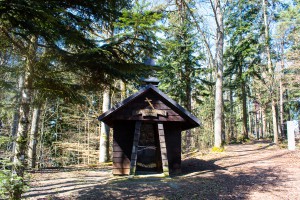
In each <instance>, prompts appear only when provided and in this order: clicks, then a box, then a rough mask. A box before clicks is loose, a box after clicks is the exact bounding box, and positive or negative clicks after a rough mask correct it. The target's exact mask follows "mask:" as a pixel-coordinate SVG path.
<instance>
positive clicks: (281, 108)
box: [279, 39, 285, 137]
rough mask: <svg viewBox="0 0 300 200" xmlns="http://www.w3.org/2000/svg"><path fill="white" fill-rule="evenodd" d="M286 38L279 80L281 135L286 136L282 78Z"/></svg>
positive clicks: (282, 48) (282, 47)
mask: <svg viewBox="0 0 300 200" xmlns="http://www.w3.org/2000/svg"><path fill="white" fill-rule="evenodd" d="M283 51H284V40H283V39H282V42H281V69H280V82H279V96H280V97H279V104H280V106H279V107H280V129H281V137H282V136H285V134H284V130H283V129H284V124H283V123H284V118H283V112H284V110H283V93H284V89H283V83H282V79H283V70H284V52H283Z"/></svg>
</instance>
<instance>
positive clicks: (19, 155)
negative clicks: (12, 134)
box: [13, 36, 37, 199]
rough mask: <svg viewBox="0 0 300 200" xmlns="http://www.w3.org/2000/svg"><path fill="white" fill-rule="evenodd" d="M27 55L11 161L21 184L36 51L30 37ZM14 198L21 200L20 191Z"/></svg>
mask: <svg viewBox="0 0 300 200" xmlns="http://www.w3.org/2000/svg"><path fill="white" fill-rule="evenodd" d="M30 42H31V43H30V44H29V49H28V54H27V57H26V64H25V65H26V66H25V71H24V85H23V88H22V89H21V94H22V95H21V103H20V120H19V125H18V132H17V139H16V143H15V152H14V160H13V172H14V173H16V174H17V175H18V176H19V177H21V178H22V179H21V181H22V182H23V177H24V171H25V168H26V159H25V158H26V150H27V148H26V147H27V140H28V138H27V136H28V128H29V116H30V104H31V99H32V91H31V89H32V81H33V80H32V76H33V73H34V70H33V69H34V68H33V65H34V62H35V53H36V49H37V37H35V36H32V37H31V41H30ZM13 195H14V198H15V199H21V195H22V191H20V190H17V191H14V194H13Z"/></svg>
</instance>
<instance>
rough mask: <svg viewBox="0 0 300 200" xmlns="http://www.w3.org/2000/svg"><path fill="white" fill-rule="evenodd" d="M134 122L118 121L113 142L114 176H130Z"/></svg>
mask: <svg viewBox="0 0 300 200" xmlns="http://www.w3.org/2000/svg"><path fill="white" fill-rule="evenodd" d="M133 133H134V122H128V121H116V122H115V126H114V135H113V137H114V140H113V174H114V175H129V173H130V156H131V149H132V141H133Z"/></svg>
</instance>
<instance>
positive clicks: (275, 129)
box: [272, 99, 278, 144]
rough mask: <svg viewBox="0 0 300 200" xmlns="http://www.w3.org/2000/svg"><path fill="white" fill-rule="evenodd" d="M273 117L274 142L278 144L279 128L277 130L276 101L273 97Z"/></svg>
mask: <svg viewBox="0 0 300 200" xmlns="http://www.w3.org/2000/svg"><path fill="white" fill-rule="evenodd" d="M272 118H273V134H274V143H275V144H278V130H277V117H276V102H275V101H274V99H272Z"/></svg>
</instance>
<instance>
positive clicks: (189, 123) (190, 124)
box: [98, 84, 200, 130]
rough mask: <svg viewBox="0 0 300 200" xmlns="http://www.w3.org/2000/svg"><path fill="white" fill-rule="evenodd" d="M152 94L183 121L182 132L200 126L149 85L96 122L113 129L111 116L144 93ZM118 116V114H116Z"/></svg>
mask: <svg viewBox="0 0 300 200" xmlns="http://www.w3.org/2000/svg"><path fill="white" fill-rule="evenodd" d="M150 92H151V93H154V94H156V95H158V96H159V97H160V98H161V99H162V100H163V102H164V104H166V105H167V106H168V107H170V109H172V110H173V111H174V112H176V113H178V114H179V115H180V116H181V117H182V118H183V119H184V121H183V122H181V123H182V130H187V129H191V128H195V127H197V126H199V125H200V121H199V119H197V118H196V117H195V116H193V115H192V114H191V113H190V112H188V111H187V110H186V109H184V108H183V107H182V106H180V105H179V104H178V103H176V102H175V101H174V100H172V99H171V98H169V97H168V96H167V95H166V94H164V93H163V92H162V91H160V90H159V89H158V88H157V87H155V86H153V85H152V84H149V85H147V86H145V87H144V88H142V89H141V90H140V91H138V92H137V93H135V94H133V95H132V96H130V97H128V98H126V99H125V100H123V101H122V102H120V103H118V104H116V105H115V106H114V107H113V108H111V109H110V110H108V111H107V112H105V113H103V114H102V115H100V116H99V117H98V120H100V121H103V122H104V123H105V124H107V125H108V126H110V127H113V121H114V119H113V115H114V114H115V113H117V112H118V111H120V110H121V109H122V108H124V107H126V106H127V105H129V104H130V103H131V102H133V101H134V100H136V99H138V98H139V97H141V96H143V95H144V94H146V93H150ZM118 115H119V113H118Z"/></svg>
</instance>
